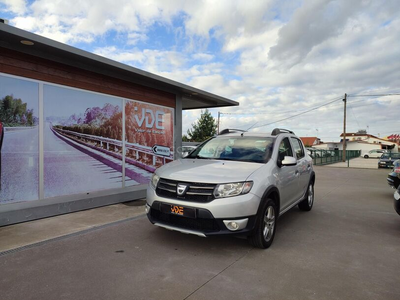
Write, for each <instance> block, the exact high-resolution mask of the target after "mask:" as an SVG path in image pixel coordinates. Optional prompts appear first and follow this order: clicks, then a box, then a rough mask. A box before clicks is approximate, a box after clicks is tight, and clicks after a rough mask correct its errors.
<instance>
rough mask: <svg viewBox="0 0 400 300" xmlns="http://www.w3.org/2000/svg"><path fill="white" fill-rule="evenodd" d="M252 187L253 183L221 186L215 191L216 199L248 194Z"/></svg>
mask: <svg viewBox="0 0 400 300" xmlns="http://www.w3.org/2000/svg"><path fill="white" fill-rule="evenodd" d="M252 186H253V181H247V182H235V183H224V184H219V185H217V187H216V188H215V190H214V197H215V198H226V197H234V196H238V195H243V194H247V193H248V192H250V190H251V188H252Z"/></svg>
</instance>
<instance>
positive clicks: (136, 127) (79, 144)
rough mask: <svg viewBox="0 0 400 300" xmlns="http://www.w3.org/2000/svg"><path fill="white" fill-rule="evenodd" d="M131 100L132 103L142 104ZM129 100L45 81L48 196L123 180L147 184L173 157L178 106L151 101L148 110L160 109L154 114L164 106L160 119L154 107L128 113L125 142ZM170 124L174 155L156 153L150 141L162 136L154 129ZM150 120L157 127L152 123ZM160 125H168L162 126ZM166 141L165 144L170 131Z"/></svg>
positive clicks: (115, 185) (128, 183) (106, 186)
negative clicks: (158, 168) (175, 112)
mask: <svg viewBox="0 0 400 300" xmlns="http://www.w3.org/2000/svg"><path fill="white" fill-rule="evenodd" d="M60 89H62V91H60ZM126 102H129V107H131V106H132V105H134V107H138V106H140V105H142V104H141V103H140V102H136V101H126ZM123 103H124V101H123V99H121V98H116V97H111V96H106V95H101V94H96V93H90V92H85V91H79V90H73V89H67V88H60V87H55V86H51V85H48V86H47V85H46V86H45V88H44V116H45V121H46V124H45V134H44V141H45V143H44V185H45V188H44V193H45V197H53V196H58V195H68V194H75V193H82V192H90V191H97V190H103V189H110V188H118V187H122V182H123V181H124V182H125V186H131V185H138V184H146V183H148V182H149V180H150V177H151V175H152V173H153V172H154V170H155V169H156V168H157V167H159V166H161V165H163V164H165V163H167V162H169V161H171V160H173V156H172V153H173V151H172V145H173V132H172V130H173V127H172V126H173V122H172V121H170V119H171V118H172V116H173V110H172V109H169V108H168V109H166V108H163V107H159V106H154V105H150V106H147V104H146V108H145V110H144V112H145V113H146V112H147V111H146V110H149V109H152V110H154V113H153V115H154V114H155V113H157V112H158V119H154V120H152V119H151V116H152V113H148V115H143V116H142V115H140V113H141V111H142V110H139V112H138V109H136V111H135V109H133V112H134V114H129V115H128V114H126V117H125V125H126V127H125V128H126V133H125V137H126V138H125V140H126V141H125V142H124V143H123V141H122V137H123V130H122V126H123V125H122V120H123V115H122V114H123V110H122V105H123ZM127 105H128V104H127ZM129 107H128V108H129ZM132 107H133V106H132ZM149 107H150V108H149ZM129 112H130V111H129ZM132 120H133V121H134V124H132V122H131V121H132ZM137 120H139V122H137ZM140 121H141V122H140ZM165 124H167V127H168V131H170V133H169V134H168V135H167V136H168V138H169V139H170V142H169V143H167V144H168V146H169V147H171V155H170V156H168V157H166V156H162V155H158V154H156V153H154V152H153V150H152V145H151V146H150V145H148V143H149V142H150V143H152V142H153V140H154V141H159V140H160V139H159V138H158V139H157V138H155V139H151V138H149V135H157V136H160V135H163V133H164V134H165V133H166V130H165V128H166V127H165ZM140 125H141V126H140ZM150 125H151V126H154V129H152V128H147V127H148V126H150ZM156 125H158V127H160V128H163V129H160V130H159V129H156ZM170 125H171V126H170ZM146 126H147V127H146ZM128 130H129V131H130V130H133V131H134V134H132V133H131V132H129V131H128ZM153 131H154V132H153ZM143 137H146V138H145V139H143ZM161 141H162V142H163V143H164V144H165V141H166V140H165V137H164V138H163V139H161ZM124 149H125V153H123V150H124ZM124 155H125V178H124V180H123V178H122V176H123V175H122V168H123V163H122V159H123V157H124Z"/></svg>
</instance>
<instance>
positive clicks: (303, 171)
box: [290, 137, 311, 200]
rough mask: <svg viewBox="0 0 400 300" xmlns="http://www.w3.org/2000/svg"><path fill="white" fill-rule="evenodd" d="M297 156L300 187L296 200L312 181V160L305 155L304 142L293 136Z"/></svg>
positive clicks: (292, 140) (291, 139)
mask: <svg viewBox="0 0 400 300" xmlns="http://www.w3.org/2000/svg"><path fill="white" fill-rule="evenodd" d="M290 141H291V142H292V146H293V150H294V153H295V155H296V156H295V157H296V158H297V166H296V167H297V172H298V174H297V175H298V177H299V188H298V189H297V194H296V200H298V199H300V198H301V197H302V196H303V195H304V193H305V192H306V190H307V187H308V183H309V181H310V173H311V160H308V159H307V156H306V155H305V151H304V147H303V143H302V142H301V141H300V140H299V139H298V138H295V137H291V138H290Z"/></svg>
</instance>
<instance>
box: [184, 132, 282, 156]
mask: <svg viewBox="0 0 400 300" xmlns="http://www.w3.org/2000/svg"><path fill="white" fill-rule="evenodd" d="M274 140H275V139H274V138H269V137H246V136H244V137H242V136H239V137H238V136H235V137H218V138H212V139H210V140H208V141H207V142H205V143H204V144H202V145H200V146H199V147H198V148H196V150H194V151H193V152H191V154H190V155H189V156H187V157H186V158H207V159H221V160H235V161H246V162H255V163H266V162H267V161H268V160H269V159H270V157H271V152H272V148H273V144H274Z"/></svg>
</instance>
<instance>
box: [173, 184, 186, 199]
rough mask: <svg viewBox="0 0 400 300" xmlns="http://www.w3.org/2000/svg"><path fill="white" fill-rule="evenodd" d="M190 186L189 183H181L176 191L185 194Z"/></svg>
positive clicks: (181, 194) (180, 194)
mask: <svg viewBox="0 0 400 300" xmlns="http://www.w3.org/2000/svg"><path fill="white" fill-rule="evenodd" d="M187 188H188V185H187V184H181V183H179V184H178V186H177V187H176V193H177V194H178V196H183V195H184V194H185V192H186V190H187Z"/></svg>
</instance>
